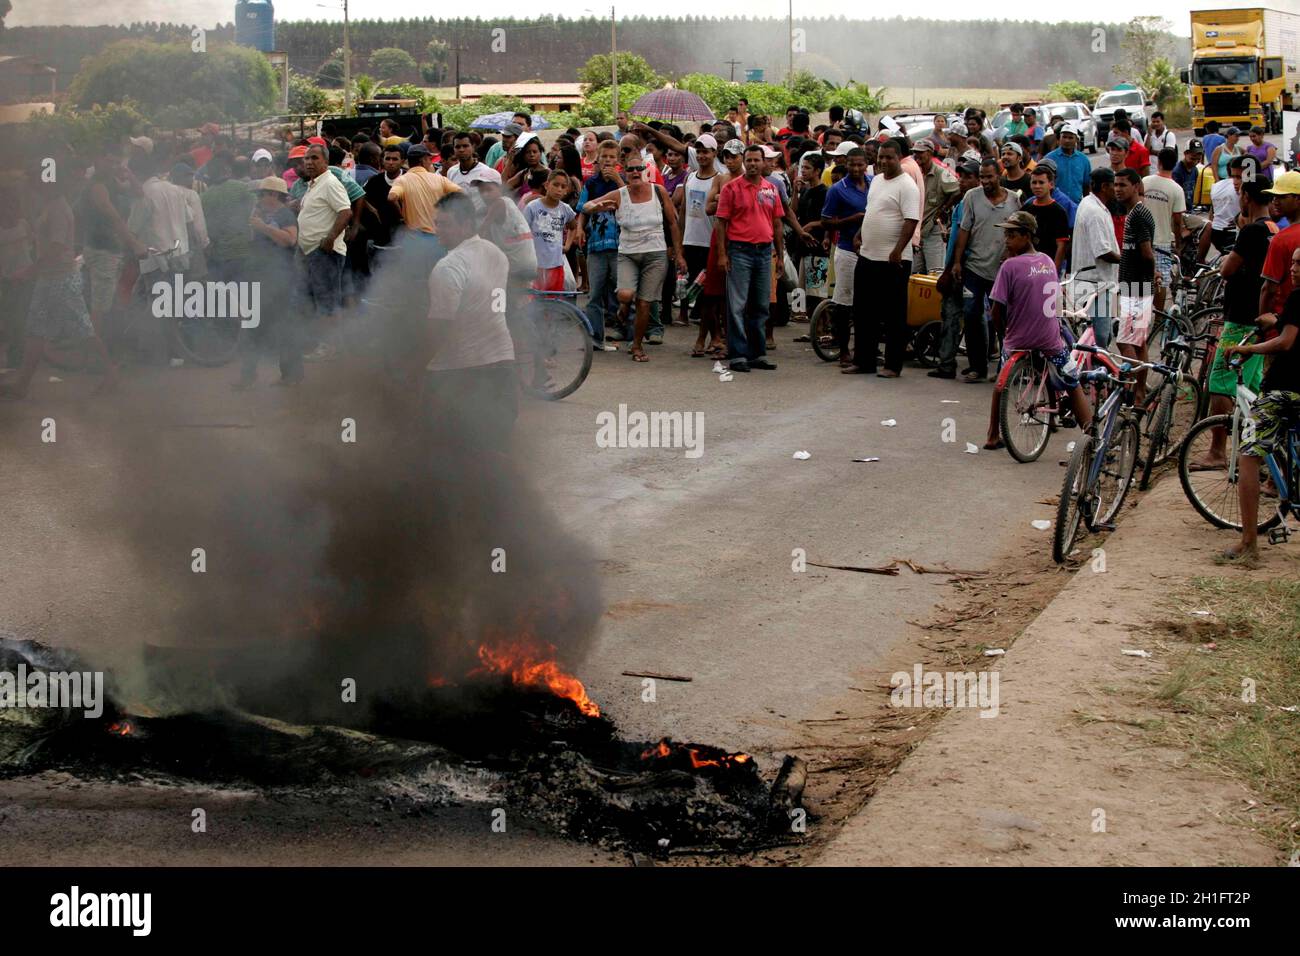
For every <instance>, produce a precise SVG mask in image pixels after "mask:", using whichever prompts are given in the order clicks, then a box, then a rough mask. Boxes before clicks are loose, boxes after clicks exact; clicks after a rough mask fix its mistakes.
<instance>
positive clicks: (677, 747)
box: [641, 737, 754, 770]
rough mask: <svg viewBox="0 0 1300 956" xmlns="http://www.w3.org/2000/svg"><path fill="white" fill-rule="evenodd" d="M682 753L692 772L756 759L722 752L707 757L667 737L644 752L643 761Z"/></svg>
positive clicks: (697, 749)
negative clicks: (687, 759)
mask: <svg viewBox="0 0 1300 956" xmlns="http://www.w3.org/2000/svg"><path fill="white" fill-rule="evenodd" d="M681 752H685V754H686V756H687V757H688V758H689V759H690V761H691V769H692V770H699V769H700V768H701V767H732V766H736V765H743V764H747V763H749V762H750V761H751V760H753V759H754V758H753V757H751V756H750V755H749V754H729V753H723V752H721V751H717V753H718V756H717V757H705V756H703V755H702V751H701V750H700V749H699V748H698V747H692V746H690V745H689V744H675V743H673V742H672V741H671V740H670V739H669V738H667V737H665V738H664V739H663V740H661V741H659V743H657V744H655V745H654V746H653V747H651V748H650V749H649V750H645V751H642V753H641V759H642V760H651V759H655V760H662V759H663V758H664V757H671V756H672V755H673V754H674V753H681Z"/></svg>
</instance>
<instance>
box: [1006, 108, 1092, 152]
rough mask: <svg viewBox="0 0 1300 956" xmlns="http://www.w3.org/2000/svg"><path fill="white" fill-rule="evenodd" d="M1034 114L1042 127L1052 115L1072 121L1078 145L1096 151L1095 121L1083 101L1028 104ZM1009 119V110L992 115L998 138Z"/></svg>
mask: <svg viewBox="0 0 1300 956" xmlns="http://www.w3.org/2000/svg"><path fill="white" fill-rule="evenodd" d="M1026 108H1027V109H1032V110H1033V111H1034V115H1035V116H1036V117H1037V118H1038V125H1039V126H1042V127H1043V128H1044V129H1046V128H1047V124H1048V123H1049V122H1050V121H1051V119H1052V117H1053V116H1059V117H1061V119H1063V120H1066V121H1068V122H1072V123H1074V125H1075V126H1077V127H1079V133H1080V135H1079V146H1080V147H1081V148H1083V149H1086V150H1087V151H1088V152H1090V153H1095V152H1097V121H1096V119H1095V118H1094V117H1093V115H1092V110H1090V109H1088V107H1087V105H1086V104H1084V103H1044V104H1042V105H1041V106H1030V107H1026ZM1010 119H1011V110H999V111H998V112H997V114H996V115H995V116H994V117H993V128H994V129H996V130H997V137H998V139H999V140H1001V139H1002V138H1003V135H1004V132H1003V131H1004V130H1005V129H1006V125H1007V123H1008V122H1009V121H1010Z"/></svg>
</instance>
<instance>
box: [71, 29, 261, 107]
mask: <svg viewBox="0 0 1300 956" xmlns="http://www.w3.org/2000/svg"><path fill="white" fill-rule="evenodd" d="M277 89H278V84H277V83H276V79H275V73H274V71H273V70H272V69H271V64H270V63H268V62H267V59H266V57H265V56H263V55H262V54H261V53H259V52H258V51H257V50H253V49H251V48H249V47H243V46H234V45H233V44H230V45H221V46H213V47H212V48H210V49H209V50H208V52H207V53H195V52H193V51H191V49H190V45H189V43H154V42H152V41H149V40H121V41H118V42H117V43H113V44H111V45H109V46H108V47H105V48H104V51H103V52H102V53H100V54H99V55H98V56H96V57H93V58H91V59H90V60H87V61H86V62H85V64H84V65H83V66H82V69H81V72H80V73H78V74H77V76H76V78H75V79H74V80H73V81H72V85H71V86H70V87H69V89H68V100H69V102H70V103H72V104H73V105H74V106H76V107H77V108H79V109H82V110H85V109H90V108H91V107H93V106H95V105H96V104H102V105H107V104H110V103H126V102H130V103H132V104H134V105H135V106H136V108H137V109H138V110H139V111H140V113H141V114H142V115H143V116H144V117H145V118H146V119H149V120H151V121H153V122H154V123H156V124H158V125H159V126H172V127H182V126H193V125H197V124H199V123H204V122H208V121H213V122H224V121H230V120H244V119H253V118H256V117H261V116H264V115H266V114H267V113H269V112H270V111H271V110H272V109H274V107H275V102H276V99H277V96H276V93H277Z"/></svg>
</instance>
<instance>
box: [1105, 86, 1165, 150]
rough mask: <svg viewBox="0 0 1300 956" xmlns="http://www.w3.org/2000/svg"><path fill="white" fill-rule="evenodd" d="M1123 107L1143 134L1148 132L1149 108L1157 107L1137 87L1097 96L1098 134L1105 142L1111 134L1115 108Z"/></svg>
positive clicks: (1130, 120)
mask: <svg viewBox="0 0 1300 956" xmlns="http://www.w3.org/2000/svg"><path fill="white" fill-rule="evenodd" d="M1117 109H1123V110H1125V111H1126V112H1127V113H1128V118H1129V122H1131V123H1132V124H1133V125H1134V126H1135V127H1137V129H1138V130H1139V131H1141V133H1142V135H1143V136H1145V135H1146V134H1147V118H1148V113H1147V111H1148V110H1154V109H1155V103H1153V102H1152V101H1151V100H1149V99H1147V95H1146V94H1145V93H1143V92H1142V91H1141V90H1139V89H1137V88H1136V87H1128V88H1126V89H1118V90H1107V91H1106V92H1105V93H1103V94H1101V96H1099V97H1098V98H1097V105H1096V107H1095V108H1094V109H1093V114H1094V115H1095V116H1096V118H1097V136H1098V137H1099V138H1100V139H1101V141H1102V142H1103V143H1104V142H1105V141H1106V137H1107V136H1108V135H1109V134H1110V127H1111V123H1112V122H1113V121H1114V119H1115V110H1117Z"/></svg>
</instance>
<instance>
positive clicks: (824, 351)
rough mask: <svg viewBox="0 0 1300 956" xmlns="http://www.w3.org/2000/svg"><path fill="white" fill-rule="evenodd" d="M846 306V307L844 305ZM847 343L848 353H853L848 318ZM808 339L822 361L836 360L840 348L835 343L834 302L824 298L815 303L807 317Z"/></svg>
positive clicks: (850, 321)
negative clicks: (815, 305)
mask: <svg viewBox="0 0 1300 956" xmlns="http://www.w3.org/2000/svg"><path fill="white" fill-rule="evenodd" d="M846 308H847V307H846ZM847 325H848V344H847V345H846V346H845V348H846V350H847V352H848V354H849V355H852V354H853V320H852V318H849V319H848V321H847ZM808 341H809V343H810V344H811V345H812V349H813V352H815V353H816V355H817V357H818V358H819V359H821V360H822V361H823V362H838V361H839V360H840V350H839V347H838V346H837V345H836V344H835V303H834V302H832V301H831V299H830V298H829V297H828V298H825V299H822V300H821V302H819V303H817V308H815V309H813V314H812V315H811V316H810V317H809V319H808Z"/></svg>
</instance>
